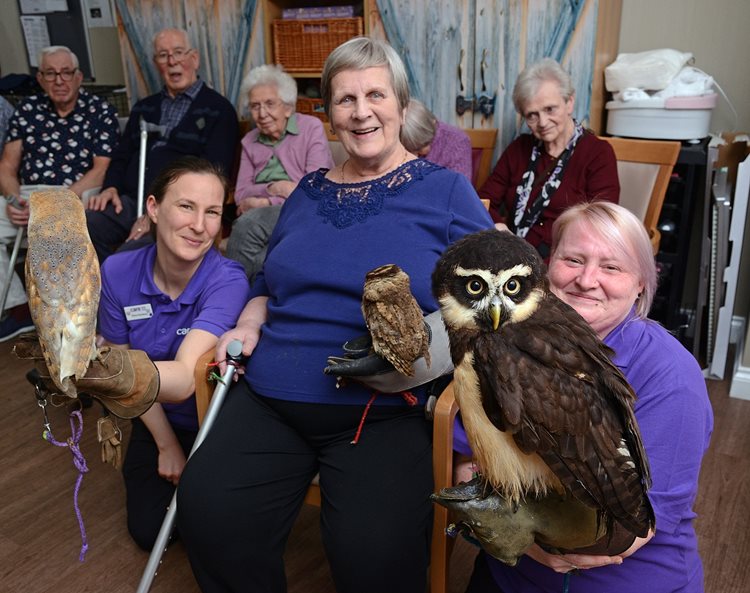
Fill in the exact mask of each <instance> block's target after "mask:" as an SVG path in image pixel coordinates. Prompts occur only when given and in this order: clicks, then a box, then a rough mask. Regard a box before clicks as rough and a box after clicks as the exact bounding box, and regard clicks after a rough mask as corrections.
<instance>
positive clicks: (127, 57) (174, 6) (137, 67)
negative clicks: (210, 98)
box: [115, 0, 257, 105]
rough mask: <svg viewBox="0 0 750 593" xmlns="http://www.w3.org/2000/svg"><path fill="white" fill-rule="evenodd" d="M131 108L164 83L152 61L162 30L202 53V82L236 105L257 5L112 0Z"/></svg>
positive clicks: (218, 0)
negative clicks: (172, 30)
mask: <svg viewBox="0 0 750 593" xmlns="http://www.w3.org/2000/svg"><path fill="white" fill-rule="evenodd" d="M115 3H116V7H117V15H118V20H119V22H118V25H119V30H120V46H121V51H122V56H123V62H124V64H123V65H124V70H125V79H126V83H127V87H128V92H129V95H130V101H131V104H132V103H134V102H135V101H137V100H138V99H141V98H143V97H145V96H148V95H150V94H153V93H155V92H157V91H158V90H159V89H160V88H161V87H162V80H161V78H160V77H159V73H158V71H157V69H156V67H155V65H154V63H153V61H152V60H151V55H152V53H153V47H152V40H153V37H154V35H155V34H156V33H158V32H159V31H160V30H161V29H165V28H168V27H176V28H181V29H185V30H186V31H187V32H188V35H189V37H190V41H191V43H192V44H193V47H195V48H196V49H197V50H198V51H199V53H200V72H199V74H200V77H201V78H202V79H203V80H204V81H206V83H208V85H209V86H211V87H212V88H214V89H215V90H216V91H218V92H220V93H221V94H222V95H224V96H225V97H226V98H227V99H229V100H230V101H231V102H232V103H234V104H235V105H237V103H238V99H239V90H240V84H241V83H242V77H243V74H244V71H245V62H246V60H247V56H248V51H249V44H250V38H251V34H252V31H253V25H254V22H255V15H256V7H257V0H160V1H159V2H154V1H153V0H115Z"/></svg>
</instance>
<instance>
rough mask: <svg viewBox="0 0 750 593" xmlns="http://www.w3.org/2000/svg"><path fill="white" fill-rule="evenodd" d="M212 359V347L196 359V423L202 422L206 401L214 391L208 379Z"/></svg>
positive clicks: (206, 407) (206, 408)
mask: <svg viewBox="0 0 750 593" xmlns="http://www.w3.org/2000/svg"><path fill="white" fill-rule="evenodd" d="M213 361H214V349H213V348H211V349H210V350H207V351H206V352H204V353H203V354H201V356H200V358H199V359H198V361H197V362H196V363H195V369H194V371H193V373H194V375H193V376H194V379H195V407H196V408H197V410H198V425H200V424H201V423H202V422H203V418H205V416H206V412H207V411H208V403H209V402H210V401H211V396H212V395H213V393H214V390H213V385H212V384H211V382H210V381H209V380H208V365H209V364H211V363H212V362H213Z"/></svg>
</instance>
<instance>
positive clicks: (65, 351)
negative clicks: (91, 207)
mask: <svg viewBox="0 0 750 593" xmlns="http://www.w3.org/2000/svg"><path fill="white" fill-rule="evenodd" d="M29 204H30V210H29V213H30V214H29V226H28V242H29V247H28V252H27V255H26V290H27V292H28V297H29V309H30V311H31V317H32V320H33V321H34V325H35V326H36V330H37V335H38V337H39V343H40V345H41V347H42V352H43V354H44V360H45V362H46V364H47V368H48V369H49V371H50V375H51V377H52V380H53V381H54V383H55V385H56V386H57V387H58V389H60V391H61V392H62V393H64V394H65V395H68V396H69V397H76V395H77V392H76V388H75V385H73V383H72V382H71V377H75V378H76V379H80V378H82V377H83V376H84V375H85V374H86V370H87V368H88V366H89V362H90V361H91V360H93V359H94V358H96V356H97V354H98V351H97V348H96V316H97V311H98V308H99V293H100V290H101V276H100V271H99V262H98V260H97V257H96V252H95V251H94V247H93V245H92V244H91V239H90V238H89V234H88V229H87V228H86V215H85V213H84V209H83V205H82V203H81V200H80V199H79V198H78V196H77V195H76V194H74V193H73V192H71V191H69V190H66V189H56V190H48V191H42V192H35V193H32V194H31V198H30V200H29Z"/></svg>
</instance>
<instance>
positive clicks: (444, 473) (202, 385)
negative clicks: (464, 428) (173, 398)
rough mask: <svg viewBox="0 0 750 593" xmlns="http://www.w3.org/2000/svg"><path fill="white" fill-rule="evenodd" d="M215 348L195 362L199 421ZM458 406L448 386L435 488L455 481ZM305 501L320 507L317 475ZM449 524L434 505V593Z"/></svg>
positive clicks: (444, 566)
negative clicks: (455, 429)
mask: <svg viewBox="0 0 750 593" xmlns="http://www.w3.org/2000/svg"><path fill="white" fill-rule="evenodd" d="M213 359H214V351H213V349H212V350H209V351H207V352H205V353H204V354H203V355H202V356H201V357H200V358H199V359H198V362H197V363H196V365H195V371H194V372H195V402H196V406H197V409H198V422H199V423H201V422H203V418H204V417H205V416H206V412H207V411H208V403H209V401H210V400H211V396H212V395H213V392H214V384H213V383H212V382H210V381H209V380H208V375H209V373H210V370H211V369H210V367H209V365H210V364H211V363H212V362H213ZM457 411H458V405H457V404H456V400H455V398H454V397H453V383H450V384H449V385H448V387H446V388H445V390H444V391H443V393H442V395H441V396H440V397H439V398H438V401H437V404H436V405H435V412H434V423H433V429H432V434H433V449H432V461H433V472H434V480H435V491H439V490H440V489H441V488H446V487H448V486H451V485H452V484H453V419H454V418H455V417H456V412H457ZM305 503H306V504H310V505H313V506H317V507H320V485H319V484H318V482H317V476H316V478H315V479H314V480H313V482H312V483H311V484H310V487H309V488H308V489H307V494H306V495H305ZM447 527H448V512H447V510H446V509H445V508H443V507H441V506H437V505H435V515H434V518H433V532H432V544H431V560H430V587H431V589H430V590H431V592H432V593H445V591H446V588H447V586H448V560H449V558H450V552H451V550H452V549H453V540H452V539H449V538H448V537H447V536H446V535H445V529H446V528H447Z"/></svg>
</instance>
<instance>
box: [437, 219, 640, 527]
mask: <svg viewBox="0 0 750 593" xmlns="http://www.w3.org/2000/svg"><path fill="white" fill-rule="evenodd" d="M432 289H433V293H434V294H435V297H436V298H437V299H438V301H439V303H440V308H441V312H442V315H443V320H444V322H445V325H446V329H447V331H448V337H449V340H450V350H451V358H452V360H453V364H454V367H455V373H454V393H455V396H456V400H457V402H458V405H459V409H460V411H461V418H462V420H463V423H464V427H465V429H466V434H467V436H468V439H469V444H470V445H471V448H472V451H473V453H474V455H475V458H476V461H477V463H478V466H479V471H480V472H481V475H482V479H483V480H485V482H484V488H483V489H482V491H483V492H484V495H488V494H489V493H491V492H496V493H498V494H500V495H502V496H504V497H506V498H507V500H508V501H509V502H510V503H511V504H516V505H517V504H519V503H521V502H523V501H524V500H525V499H526V497H529V498H532V497H533V498H538V497H544V496H545V495H548V494H550V495H551V494H556V495H562V496H571V495H572V496H573V497H574V498H575V499H577V500H578V501H580V502H581V503H583V504H584V505H586V506H587V507H589V508H592V509H595V510H596V512H597V516H598V517H600V518H601V519H603V520H604V522H605V525H606V526H607V528H608V532H609V533H612V532H613V529H614V527H615V522H616V523H617V524H619V525H621V526H622V528H624V529H625V530H626V531H628V532H629V533H631V534H633V535H637V536H639V537H645V536H646V535H647V534H648V532H649V529H651V528H652V527H653V526H654V513H653V509H652V508H651V505H650V503H649V500H648V497H647V494H646V493H647V489H648V487H649V486H650V474H649V466H648V460H647V458H646V454H645V451H644V448H643V444H642V442H641V437H640V432H639V429H638V425H637V423H636V419H635V416H634V414H633V407H632V406H633V403H634V401H635V394H634V393H633V391H632V389H631V387H630V385H629V384H628V383H627V381H626V380H625V378H624V377H623V375H622V374H621V373H620V371H619V369H618V368H617V367H616V366H615V365H614V364H613V363H612V362H611V360H610V356H611V354H612V351H611V350H610V349H609V348H608V347H607V346H605V345H604V344H603V343H602V342H601V341H600V340H599V338H598V336H597V335H596V333H595V332H594V331H593V330H592V329H591V327H590V326H589V325H588V323H586V321H585V320H584V319H583V318H582V317H581V316H580V315H579V314H578V313H577V312H576V311H575V310H574V309H573V308H571V307H570V306H568V305H567V304H565V303H564V302H562V301H561V300H560V299H559V298H557V297H556V296H555V295H554V294H553V293H552V292H551V291H550V288H549V282H548V280H547V276H546V270H545V267H544V264H543V263H542V261H541V259H540V257H539V255H538V254H537V252H536V251H535V249H534V248H533V247H532V246H531V245H529V244H528V243H527V242H526V241H524V240H523V239H521V238H519V237H516V236H515V235H513V234H511V233H508V232H500V231H496V230H489V231H482V232H479V233H474V234H471V235H467V236H465V237H464V238H463V239H461V240H459V241H458V242H456V243H454V244H453V245H451V246H450V247H449V248H448V249H447V250H446V251H445V252H444V253H443V255H442V257H441V258H440V260H439V261H438V263H437V265H436V268H435V271H434V273H433V276H432Z"/></svg>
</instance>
